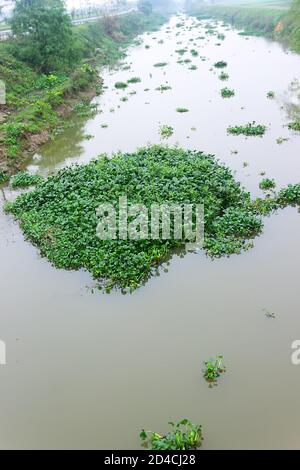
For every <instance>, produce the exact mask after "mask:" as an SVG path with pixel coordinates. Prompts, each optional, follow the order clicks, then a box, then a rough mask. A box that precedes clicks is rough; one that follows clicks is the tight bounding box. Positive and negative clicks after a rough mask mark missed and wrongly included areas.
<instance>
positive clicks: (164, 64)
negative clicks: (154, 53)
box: [153, 62, 168, 67]
mask: <svg viewBox="0 0 300 470" xmlns="http://www.w3.org/2000/svg"><path fill="white" fill-rule="evenodd" d="M166 65H168V62H157V64H154V65H153V67H165V66H166Z"/></svg>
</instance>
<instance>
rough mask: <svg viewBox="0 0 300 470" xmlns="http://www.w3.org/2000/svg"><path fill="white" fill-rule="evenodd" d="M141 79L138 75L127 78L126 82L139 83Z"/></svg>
mask: <svg viewBox="0 0 300 470" xmlns="http://www.w3.org/2000/svg"><path fill="white" fill-rule="evenodd" d="M141 81H142V80H141V79H140V77H132V78H129V80H127V83H140V82H141Z"/></svg>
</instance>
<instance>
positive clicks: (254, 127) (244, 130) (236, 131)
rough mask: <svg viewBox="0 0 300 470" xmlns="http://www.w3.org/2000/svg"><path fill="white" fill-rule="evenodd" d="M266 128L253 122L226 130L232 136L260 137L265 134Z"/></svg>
mask: <svg viewBox="0 0 300 470" xmlns="http://www.w3.org/2000/svg"><path fill="white" fill-rule="evenodd" d="M266 129H267V126H265V125H263V124H256V122H255V121H253V122H249V123H248V124H246V125H242V126H230V127H228V129H227V132H228V133H229V134H233V135H241V134H243V135H246V136H262V135H264V134H265V132H266Z"/></svg>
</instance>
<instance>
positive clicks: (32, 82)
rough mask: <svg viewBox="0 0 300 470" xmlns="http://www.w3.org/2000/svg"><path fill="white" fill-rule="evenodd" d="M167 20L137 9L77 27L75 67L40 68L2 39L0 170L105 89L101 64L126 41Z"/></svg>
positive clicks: (11, 166)
mask: <svg viewBox="0 0 300 470" xmlns="http://www.w3.org/2000/svg"><path fill="white" fill-rule="evenodd" d="M164 21H165V18H164V17H162V16H161V15H158V14H152V15H149V16H145V15H143V14H141V13H138V12H133V13H130V14H128V15H124V16H122V17H119V18H118V19H112V21H111V22H110V23H109V24H108V23H107V22H103V21H99V22H95V23H90V24H85V25H81V26H77V27H75V28H74V41H75V43H76V52H77V56H78V60H77V63H76V65H75V67H72V69H67V68H65V69H60V70H59V71H56V70H53V72H51V73H50V74H47V75H44V74H40V73H39V72H38V71H37V70H36V69H34V68H32V67H31V66H29V65H28V64H26V63H24V62H22V61H21V60H19V59H18V58H16V54H15V44H14V43H13V42H12V41H6V42H2V43H0V79H1V80H3V81H4V82H5V85H6V105H1V107H0V172H1V174H2V175H3V174H11V173H14V172H15V171H16V170H18V169H19V168H20V167H21V165H22V161H24V158H25V157H26V155H27V154H28V152H32V151H35V150H36V149H37V148H38V146H39V145H40V144H42V143H44V142H46V141H47V140H48V139H49V138H50V137H51V134H52V133H53V132H55V130H56V129H60V130H61V129H62V128H63V125H64V120H65V118H66V116H67V115H69V114H70V113H72V112H73V111H78V112H80V113H81V115H82V111H83V109H85V110H86V109H87V108H88V103H89V102H90V100H91V99H92V97H93V96H95V95H96V94H99V93H100V92H101V78H100V77H99V72H98V69H99V67H101V66H103V65H114V64H116V63H117V62H118V60H120V59H121V58H122V57H124V54H125V49H126V47H127V46H128V45H129V44H130V43H131V42H132V40H133V38H134V37H135V36H136V35H137V34H139V33H142V32H143V31H146V30H154V29H157V28H158V27H159V26H161V24H162V23H163V22H164Z"/></svg>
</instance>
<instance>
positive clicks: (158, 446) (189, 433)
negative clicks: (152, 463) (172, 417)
mask: <svg viewBox="0 0 300 470" xmlns="http://www.w3.org/2000/svg"><path fill="white" fill-rule="evenodd" d="M168 424H169V425H170V427H171V431H169V432H168V433H167V434H165V435H164V436H161V435H160V434H158V433H156V432H151V431H145V430H144V429H143V430H142V432H141V433H140V439H141V443H142V446H143V447H144V448H146V449H148V450H196V449H198V448H199V447H201V444H202V440H203V436H202V427H201V426H200V425H198V424H193V423H191V422H190V421H189V420H188V419H183V420H182V421H180V422H179V423H171V422H169V423H168Z"/></svg>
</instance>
